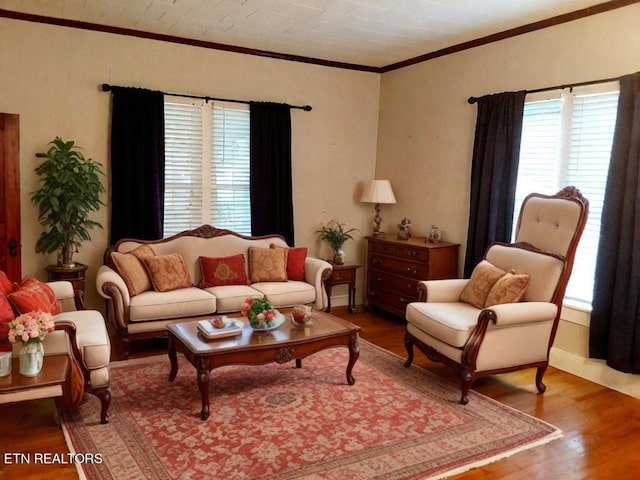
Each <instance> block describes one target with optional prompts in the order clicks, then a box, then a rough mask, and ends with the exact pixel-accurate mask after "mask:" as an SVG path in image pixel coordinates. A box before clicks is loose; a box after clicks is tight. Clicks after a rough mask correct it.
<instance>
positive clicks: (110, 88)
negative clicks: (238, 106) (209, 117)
mask: <svg viewBox="0 0 640 480" xmlns="http://www.w3.org/2000/svg"><path fill="white" fill-rule="evenodd" d="M100 88H101V89H102V91H103V92H111V91H113V90H126V89H130V88H134V87H119V86H117V85H109V84H108V83H103V84H102V85H101V86H100ZM156 91H157V92H158V93H161V94H163V95H171V96H173V97H184V98H198V99H201V100H204V101H206V102H209V101H210V100H214V101H218V102H232V103H244V104H247V105H249V104H250V103H252V102H251V101H249V100H233V99H230V98H216V97H205V96H202V95H189V94H186V93H168V92H163V91H161V90H156ZM283 105H286V106H287V107H289V108H297V109H299V110H304V111H305V112H310V111H311V105H304V106H299V105H289V104H288V103H284V104H283Z"/></svg>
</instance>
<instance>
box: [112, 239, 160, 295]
mask: <svg viewBox="0 0 640 480" xmlns="http://www.w3.org/2000/svg"><path fill="white" fill-rule="evenodd" d="M154 255H155V253H154V251H153V249H152V248H151V247H150V246H149V245H140V246H139V247H138V248H136V249H134V250H132V251H130V252H128V253H120V252H113V253H112V254H111V259H112V260H113V263H114V264H115V266H116V269H117V270H118V273H119V274H120V276H121V277H122V279H123V280H124V283H125V284H126V285H127V289H128V290H129V295H131V296H133V295H137V294H139V293H142V292H146V291H147V290H151V288H153V285H151V279H150V278H149V273H148V272H147V269H146V268H145V266H144V264H143V263H142V262H143V260H144V259H145V258H148V257H153V256H154Z"/></svg>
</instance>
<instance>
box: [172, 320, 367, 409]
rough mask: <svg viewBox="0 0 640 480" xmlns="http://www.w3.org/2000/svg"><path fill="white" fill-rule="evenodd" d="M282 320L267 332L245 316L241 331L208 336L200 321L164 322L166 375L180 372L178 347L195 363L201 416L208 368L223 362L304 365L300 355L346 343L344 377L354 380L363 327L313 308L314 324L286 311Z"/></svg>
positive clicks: (205, 406) (206, 404)
mask: <svg viewBox="0 0 640 480" xmlns="http://www.w3.org/2000/svg"><path fill="white" fill-rule="evenodd" d="M285 317H286V320H285V322H284V323H283V324H282V325H280V326H279V327H278V328H277V329H275V330H271V331H268V332H258V331H253V330H252V329H251V327H250V326H249V325H248V324H247V322H246V319H244V322H245V327H244V328H243V329H242V333H241V334H239V335H236V336H235V337H225V338H221V339H219V340H206V339H205V338H204V337H202V336H201V334H199V333H198V328H197V325H198V321H197V320H195V321H190V322H180V323H172V324H169V325H167V330H168V334H169V335H168V336H169V352H168V353H169V361H170V362H171V371H170V373H169V381H170V382H172V381H173V380H175V378H176V375H177V373H178V356H177V352H181V353H182V354H183V355H184V356H185V358H186V359H187V360H189V362H190V363H191V365H193V366H194V367H195V369H196V383H197V385H198V389H199V390H200V396H201V398H202V410H201V412H200V418H201V419H202V420H206V419H207V418H209V373H210V372H211V370H213V369H214V368H218V367H222V366H225V365H238V364H240V365H264V364H267V363H273V362H275V363H287V362H289V361H291V360H295V361H296V367H297V368H301V367H302V359H303V358H304V357H307V356H309V355H311V354H313V353H316V352H318V351H320V350H323V349H325V348H332V347H340V346H344V347H347V348H348V349H349V361H348V363H347V371H346V373H347V383H348V384H349V385H353V384H354V383H355V381H356V380H355V378H354V377H353V375H352V374H351V373H352V370H353V366H354V365H355V363H356V361H357V360H358V357H359V356H360V347H359V333H360V330H361V328H360V327H359V326H357V325H354V324H352V323H349V322H347V321H346V320H343V319H341V318H339V317H336V316H334V315H331V314H328V313H324V312H319V311H313V312H312V314H311V318H312V324H311V325H307V326H304V327H296V326H294V325H293V323H292V322H291V321H290V320H291V317H290V315H289V314H288V313H286V314H285Z"/></svg>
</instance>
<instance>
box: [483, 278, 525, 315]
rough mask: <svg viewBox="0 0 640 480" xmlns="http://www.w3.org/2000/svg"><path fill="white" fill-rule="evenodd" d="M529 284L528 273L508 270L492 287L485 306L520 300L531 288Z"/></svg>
mask: <svg viewBox="0 0 640 480" xmlns="http://www.w3.org/2000/svg"><path fill="white" fill-rule="evenodd" d="M529 284H530V278H529V275H527V274H526V273H520V274H517V273H514V272H507V273H506V274H505V275H504V276H503V277H502V278H501V279H500V280H498V281H497V282H496V283H495V285H494V286H493V287H491V290H490V291H489V295H487V300H486V302H485V304H484V306H485V307H491V306H492V305H499V304H501V303H514V302H519V301H520V300H521V299H522V297H523V296H524V294H525V292H526V291H527V289H528V288H529Z"/></svg>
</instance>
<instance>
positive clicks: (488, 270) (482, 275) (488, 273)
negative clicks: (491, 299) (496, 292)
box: [460, 260, 507, 308]
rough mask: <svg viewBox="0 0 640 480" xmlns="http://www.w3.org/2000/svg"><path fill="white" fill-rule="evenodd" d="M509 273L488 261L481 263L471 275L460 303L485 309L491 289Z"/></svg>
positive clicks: (461, 295)
mask: <svg viewBox="0 0 640 480" xmlns="http://www.w3.org/2000/svg"><path fill="white" fill-rule="evenodd" d="M505 273H507V272H505V271H504V270H502V269H501V268H498V267H496V266H494V265H492V264H491V263H489V262H487V261H486V260H483V261H481V262H480V263H479V264H478V265H476V268H474V269H473V272H472V273H471V278H470V279H469V282H468V283H467V285H466V286H465V287H464V289H463V290H462V293H461V294H460V301H461V302H464V303H468V304H470V305H473V306H474V307H476V308H484V305H485V302H486V301H487V295H489V291H490V290H491V287H493V286H494V285H495V283H496V282H497V281H498V280H500V278H502V277H503V276H504V274H505Z"/></svg>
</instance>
